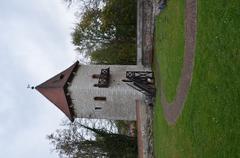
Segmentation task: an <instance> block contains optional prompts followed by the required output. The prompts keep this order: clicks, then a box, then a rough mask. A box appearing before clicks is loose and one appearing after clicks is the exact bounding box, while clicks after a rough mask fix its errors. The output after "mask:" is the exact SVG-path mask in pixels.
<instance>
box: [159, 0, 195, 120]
mask: <svg viewBox="0 0 240 158" xmlns="http://www.w3.org/2000/svg"><path fill="white" fill-rule="evenodd" d="M196 25H197V0H186V8H185V54H184V63H183V68H182V72H181V77H180V82H179V85H178V88H177V94H176V97H175V99H174V101H173V102H172V103H168V102H167V100H166V97H165V95H164V92H163V89H161V103H162V105H163V109H164V115H165V118H166V120H167V121H168V123H169V124H175V123H176V121H177V119H178V117H179V115H180V114H181V112H182V110H183V107H184V102H185V100H186V97H187V94H188V90H189V87H190V85H191V81H192V72H193V66H194V56H195V45H196V44H195V43H196V30H197V27H196Z"/></svg>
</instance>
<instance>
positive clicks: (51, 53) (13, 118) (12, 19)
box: [0, 0, 75, 158]
mask: <svg viewBox="0 0 240 158" xmlns="http://www.w3.org/2000/svg"><path fill="white" fill-rule="evenodd" d="M73 24H74V17H73V13H72V11H67V9H66V7H65V6H64V5H63V4H62V1H61V0H52V1H48V0H41V1H37V0H35V1H32V0H9V1H0V30H1V36H0V72H1V77H0V82H1V83H2V87H1V90H0V98H1V100H0V123H1V127H0V139H1V141H0V148H1V153H0V157H8V158H15V157H24V158H32V157H35V158H38V157H39V158H40V157H41V158H42V157H51V158H55V157H57V155H56V154H55V153H53V154H51V153H50V152H49V149H50V148H51V146H50V145H49V143H48V141H47V140H46V138H45V137H46V135H47V134H49V133H51V132H53V131H54V130H55V129H57V128H58V127H59V123H60V120H61V118H63V117H65V116H64V114H62V113H61V112H60V111H59V110H58V109H57V108H56V107H55V106H54V105H53V104H51V103H50V102H49V101H48V100H47V99H45V98H44V97H43V96H41V95H40V94H38V93H37V92H36V91H31V90H29V89H27V88H26V87H27V84H28V83H30V84H40V83H41V82H43V81H45V80H47V79H48V78H50V77H52V76H53V75H55V74H56V73H58V72H59V71H62V70H63V69H65V68H66V67H68V66H69V65H70V64H71V63H73V61H74V59H75V54H74V51H73V49H74V48H73V46H72V44H71V37H70V33H71V31H72V27H73Z"/></svg>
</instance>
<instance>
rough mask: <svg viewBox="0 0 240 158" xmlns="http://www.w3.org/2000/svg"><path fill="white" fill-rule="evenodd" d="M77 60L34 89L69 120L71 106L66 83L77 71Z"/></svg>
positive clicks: (71, 114)
mask: <svg viewBox="0 0 240 158" xmlns="http://www.w3.org/2000/svg"><path fill="white" fill-rule="evenodd" d="M78 67H79V62H78V61H77V62H75V63H74V64H73V65H72V66H70V67H69V68H67V69H66V70H64V71H62V72H61V73H59V74H57V75H56V76H54V77H52V78H50V79H49V80H47V81H45V82H44V83H42V84H40V85H38V86H37V87H36V89H37V90H38V91H39V92H40V93H41V94H42V95H43V96H45V97H46V98H47V99H48V100H49V101H51V102H52V103H53V104H55V105H56V106H57V107H58V108H59V109H60V110H61V111H62V112H63V113H64V114H65V115H66V116H67V117H68V118H69V119H70V120H71V121H73V120H74V117H73V115H74V113H73V109H72V108H71V106H70V105H71V104H72V103H71V98H70V96H69V95H67V93H68V92H67V86H68V85H67V83H68V82H71V80H72V79H73V76H74V72H76V71H77V69H78Z"/></svg>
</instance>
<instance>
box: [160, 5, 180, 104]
mask: <svg viewBox="0 0 240 158" xmlns="http://www.w3.org/2000/svg"><path fill="white" fill-rule="evenodd" d="M156 28H157V29H156V34H157V36H156V38H155V41H156V42H155V44H156V51H157V52H158V53H157V54H155V55H156V56H155V58H156V59H157V60H158V63H159V64H160V68H159V70H160V71H161V80H162V83H163V89H164V93H165V95H166V99H167V100H168V101H169V102H171V101H173V99H174V98H175V95H176V88H177V85H178V81H179V77H180V75H181V67H182V64H183V55H184V0H171V1H169V4H168V7H167V8H166V9H165V10H164V11H163V12H161V16H159V17H158V18H157V26H156Z"/></svg>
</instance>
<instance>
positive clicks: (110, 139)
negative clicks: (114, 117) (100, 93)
mask: <svg viewBox="0 0 240 158" xmlns="http://www.w3.org/2000/svg"><path fill="white" fill-rule="evenodd" d="M83 121H84V122H85V123H84V122H83ZM99 123H103V122H100V120H98V121H97V122H92V121H90V120H87V119H78V120H77V121H76V120H75V122H74V123H68V122H67V123H64V126H65V128H62V129H59V130H56V132H55V133H52V134H50V135H48V136H47V138H48V139H49V141H50V142H51V143H52V144H53V145H54V150H55V151H56V152H57V153H58V154H59V156H60V157H68V158H79V157H81V158H91V157H94V158H95V157H109V158H136V157H137V138H136V137H135V136H128V135H126V134H121V133H116V132H113V131H111V130H109V129H111V128H112V127H111V126H113V125H114V124H112V122H111V121H109V122H108V124H107V126H109V127H108V129H106V128H105V127H101V126H98V125H99ZM104 126H106V121H105V123H104Z"/></svg>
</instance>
